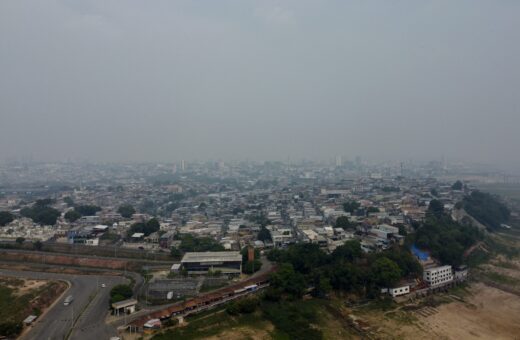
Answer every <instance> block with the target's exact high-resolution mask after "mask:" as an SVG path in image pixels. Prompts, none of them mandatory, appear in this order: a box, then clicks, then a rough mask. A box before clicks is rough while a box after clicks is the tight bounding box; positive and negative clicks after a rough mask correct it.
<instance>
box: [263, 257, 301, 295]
mask: <svg viewBox="0 0 520 340" xmlns="http://www.w3.org/2000/svg"><path fill="white" fill-rule="evenodd" d="M271 285H272V286H273V288H275V289H276V288H280V289H281V290H282V291H284V292H285V293H287V294H288V295H289V296H291V297H292V298H300V297H302V296H303V293H304V292H305V289H306V288H307V285H306V283H305V278H304V276H303V275H302V274H300V273H298V272H296V271H295V270H294V268H293V266H292V265H291V264H289V263H284V264H282V265H281V266H280V268H279V269H278V271H276V272H275V273H273V274H271Z"/></svg>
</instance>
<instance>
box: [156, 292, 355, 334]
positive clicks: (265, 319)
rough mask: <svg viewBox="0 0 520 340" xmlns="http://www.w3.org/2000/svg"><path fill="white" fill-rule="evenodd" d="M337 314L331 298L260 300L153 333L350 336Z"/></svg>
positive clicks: (349, 331)
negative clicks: (247, 309) (250, 309)
mask: <svg viewBox="0 0 520 340" xmlns="http://www.w3.org/2000/svg"><path fill="white" fill-rule="evenodd" d="M344 321H345V320H342V318H341V317H338V310H337V308H336V306H334V305H333V302H332V301H328V300H321V299H311V300H301V301H285V302H283V303H273V302H266V301H263V302H262V304H261V306H259V307H258V308H257V310H256V311H255V312H254V313H251V314H240V315H236V316H235V315H229V314H228V313H227V312H226V310H225V309H223V308H221V309H220V310H217V311H211V312H207V313H204V314H200V315H197V316H194V317H191V318H188V319H187V323H188V324H187V325H186V326H180V327H175V328H172V329H170V330H166V331H164V332H163V333H162V334H158V335H155V336H154V337H153V339H154V340H168V339H224V338H228V339H252V340H257V339H258V340H259V339H278V340H286V339H287V340H289V339H337V338H341V339H351V338H355V337H356V336H355V335H354V334H355V333H353V332H352V330H351V329H349V328H348V326H347V325H346V324H345V322H344Z"/></svg>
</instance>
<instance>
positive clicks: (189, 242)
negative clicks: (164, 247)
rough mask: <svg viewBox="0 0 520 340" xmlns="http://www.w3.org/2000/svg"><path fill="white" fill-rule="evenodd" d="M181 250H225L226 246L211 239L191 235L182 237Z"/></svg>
mask: <svg viewBox="0 0 520 340" xmlns="http://www.w3.org/2000/svg"><path fill="white" fill-rule="evenodd" d="M179 249H180V250H181V251H182V252H189V251H199V252H200V251H221V250H225V249H224V246H222V245H221V244H220V243H218V242H217V241H215V240H214V239H212V238H210V237H194V236H193V235H191V234H186V235H182V238H181V244H180V245H179Z"/></svg>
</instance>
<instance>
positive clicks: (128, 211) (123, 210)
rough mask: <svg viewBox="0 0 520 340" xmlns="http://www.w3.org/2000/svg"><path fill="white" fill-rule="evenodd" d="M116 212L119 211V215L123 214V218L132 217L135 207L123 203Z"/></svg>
mask: <svg viewBox="0 0 520 340" xmlns="http://www.w3.org/2000/svg"><path fill="white" fill-rule="evenodd" d="M117 212H118V213H120V214H121V216H123V217H124V218H130V217H132V215H133V214H135V209H134V207H133V206H132V205H130V204H125V205H122V206H120V207H119V208H118V209H117Z"/></svg>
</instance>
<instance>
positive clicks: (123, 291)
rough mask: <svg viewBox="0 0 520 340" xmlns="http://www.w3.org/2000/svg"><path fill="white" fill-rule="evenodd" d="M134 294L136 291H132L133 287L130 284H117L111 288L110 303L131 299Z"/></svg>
mask: <svg viewBox="0 0 520 340" xmlns="http://www.w3.org/2000/svg"><path fill="white" fill-rule="evenodd" d="M132 295H134V292H133V291H132V287H130V286H129V285H125V284H119V285H116V286H114V287H113V288H112V289H111V290H110V303H114V302H119V301H122V300H126V299H129V298H131V297H132Z"/></svg>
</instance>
